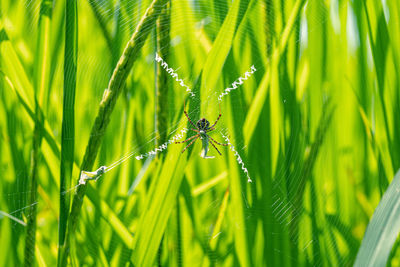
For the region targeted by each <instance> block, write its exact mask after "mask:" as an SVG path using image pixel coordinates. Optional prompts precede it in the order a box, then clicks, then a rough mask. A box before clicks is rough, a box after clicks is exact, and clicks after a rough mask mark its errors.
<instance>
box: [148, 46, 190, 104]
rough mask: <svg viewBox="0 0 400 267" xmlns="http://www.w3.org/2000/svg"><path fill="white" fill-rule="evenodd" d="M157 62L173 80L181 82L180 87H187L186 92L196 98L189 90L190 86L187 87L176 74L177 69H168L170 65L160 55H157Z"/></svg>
mask: <svg viewBox="0 0 400 267" xmlns="http://www.w3.org/2000/svg"><path fill="white" fill-rule="evenodd" d="M155 60H156V61H157V62H161V67H163V68H164V69H165V71H166V72H168V74H169V75H171V77H172V78H175V81H177V82H180V83H179V85H180V86H182V87H186V92H188V93H189V94H190V95H191V97H194V96H195V94H194V93H193V91H192V90H191V89H190V88H189V86H187V85H186V84H185V83H184V82H183V80H182V79H178V74H177V73H176V72H174V71H176V70H177V69H176V70H174V69H173V68H168V63H167V62H165V61H164V60H163V59H162V58H161V57H160V56H159V55H158V53H156V58H155Z"/></svg>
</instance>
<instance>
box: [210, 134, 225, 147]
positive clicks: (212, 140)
mask: <svg viewBox="0 0 400 267" xmlns="http://www.w3.org/2000/svg"><path fill="white" fill-rule="evenodd" d="M209 138H210V139H211V140H212V141H213V142H214V143H216V144H217V145H220V146H228V145H229V144H221V143H218V142H217V141H215V140H214V139H213V138H212V137H211V136H209ZM211 144H212V142H211Z"/></svg>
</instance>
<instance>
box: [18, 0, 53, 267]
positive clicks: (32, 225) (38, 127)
mask: <svg viewBox="0 0 400 267" xmlns="http://www.w3.org/2000/svg"><path fill="white" fill-rule="evenodd" d="M52 4H53V3H52V1H48V0H43V1H42V3H41V6H40V15H39V16H40V17H39V34H38V40H37V46H36V50H37V51H36V52H37V53H36V56H37V59H36V63H37V65H36V66H35V88H34V89H35V98H34V99H35V117H36V120H35V126H34V132H33V141H32V152H31V165H30V171H29V178H30V179H29V180H30V189H29V190H30V194H29V200H28V205H30V208H29V217H28V222H27V235H26V237H25V259H24V261H25V266H33V265H34V263H35V262H34V258H35V251H36V248H37V247H36V227H37V226H36V217H37V205H35V203H36V202H37V195H38V192H37V187H38V168H39V164H40V156H41V151H40V147H41V144H42V137H43V133H42V129H43V126H42V125H43V114H42V111H41V106H42V104H43V102H44V97H43V96H44V95H45V92H46V91H47V90H48V82H49V66H50V64H49V53H48V52H49V49H48V48H49V41H50V37H49V34H50V20H51V12H52Z"/></svg>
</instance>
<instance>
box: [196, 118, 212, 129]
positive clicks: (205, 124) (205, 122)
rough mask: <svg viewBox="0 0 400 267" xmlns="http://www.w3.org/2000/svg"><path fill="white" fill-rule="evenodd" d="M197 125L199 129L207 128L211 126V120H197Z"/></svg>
mask: <svg viewBox="0 0 400 267" xmlns="http://www.w3.org/2000/svg"><path fill="white" fill-rule="evenodd" d="M196 126H197V128H198V129H199V130H206V129H208V127H210V122H209V121H208V120H207V119H206V118H202V119H200V120H198V121H197V123H196Z"/></svg>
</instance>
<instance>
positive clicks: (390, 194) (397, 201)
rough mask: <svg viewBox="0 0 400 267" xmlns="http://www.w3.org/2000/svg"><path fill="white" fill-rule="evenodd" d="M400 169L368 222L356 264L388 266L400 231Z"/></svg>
mask: <svg viewBox="0 0 400 267" xmlns="http://www.w3.org/2000/svg"><path fill="white" fill-rule="evenodd" d="M399 188H400V171H398V172H397V173H396V175H395V177H394V179H393V181H392V182H391V184H390V185H389V187H388V189H387V190H386V192H385V194H384V195H383V197H382V199H381V201H380V202H379V205H378V207H377V208H376V209H375V212H374V215H373V216H372V219H371V221H370V222H369V224H368V227H367V230H366V231H365V235H364V237H363V240H362V243H361V247H360V249H359V251H358V253H357V258H356V262H355V264H354V266H356V267H358V266H363V267H364V266H386V263H387V260H388V258H389V255H390V252H391V250H392V246H393V244H394V242H395V241H396V238H397V236H398V234H399V232H400V217H399V214H400V194H399V190H400V189H399Z"/></svg>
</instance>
